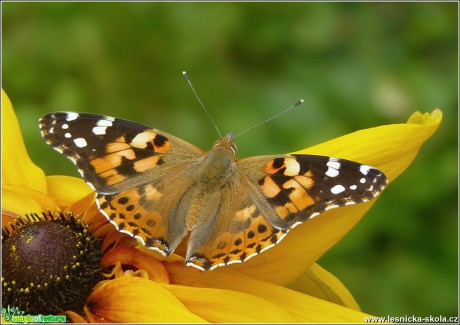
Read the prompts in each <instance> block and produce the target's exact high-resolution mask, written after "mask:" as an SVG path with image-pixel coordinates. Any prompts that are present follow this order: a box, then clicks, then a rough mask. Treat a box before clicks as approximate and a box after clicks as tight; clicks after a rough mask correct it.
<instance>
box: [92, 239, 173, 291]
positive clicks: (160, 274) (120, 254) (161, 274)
mask: <svg viewBox="0 0 460 325" xmlns="http://www.w3.org/2000/svg"><path fill="white" fill-rule="evenodd" d="M117 262H120V263H121V264H122V265H131V266H134V267H135V268H136V269H138V270H144V271H146V272H147V274H148V275H149V279H150V280H153V281H155V282H157V283H169V277H168V272H166V270H165V268H164V266H163V264H162V263H161V262H160V261H158V260H157V259H155V258H153V257H152V256H150V255H147V254H144V253H143V252H141V251H139V250H137V249H135V248H134V247H114V248H112V249H110V250H109V251H108V252H106V253H105V254H104V257H103V259H102V261H101V265H102V266H104V267H105V268H108V267H110V266H114V265H116V263H117Z"/></svg>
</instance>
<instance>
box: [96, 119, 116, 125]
mask: <svg viewBox="0 0 460 325" xmlns="http://www.w3.org/2000/svg"><path fill="white" fill-rule="evenodd" d="M112 121H113V119H112V120H108V119H107V120H99V121H97V124H96V125H97V126H112Z"/></svg>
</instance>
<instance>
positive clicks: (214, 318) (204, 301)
mask: <svg viewBox="0 0 460 325" xmlns="http://www.w3.org/2000/svg"><path fill="white" fill-rule="evenodd" d="M164 287H165V288H167V289H168V290H169V291H171V293H173V294H174V295H175V296H176V297H177V298H178V299H179V300H180V301H182V303H183V304H184V305H185V306H187V308H188V309H189V310H190V311H191V312H193V313H194V314H196V315H198V316H200V317H201V318H204V319H206V320H207V321H209V322H212V323H246V324H247V323H292V322H295V318H294V317H292V316H291V315H290V314H289V313H288V312H287V311H285V310H283V309H282V308H280V307H279V306H277V305H276V304H274V303H271V302H269V301H267V300H265V299H262V298H259V297H257V296H254V295H249V294H245V293H241V292H237V291H232V290H222V289H212V288H193V287H185V286H179V285H164Z"/></svg>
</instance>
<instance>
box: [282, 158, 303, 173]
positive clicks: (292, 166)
mask: <svg viewBox="0 0 460 325" xmlns="http://www.w3.org/2000/svg"><path fill="white" fill-rule="evenodd" d="M284 164H285V166H286V170H285V171H284V175H286V176H295V175H298V174H299V172H300V165H299V163H298V162H297V160H296V159H295V158H291V159H290V158H287V159H285V160H284Z"/></svg>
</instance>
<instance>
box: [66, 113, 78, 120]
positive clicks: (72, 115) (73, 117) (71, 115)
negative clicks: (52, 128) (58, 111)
mask: <svg viewBox="0 0 460 325" xmlns="http://www.w3.org/2000/svg"><path fill="white" fill-rule="evenodd" d="M77 118H78V113H75V112H70V113H67V118H66V119H65V120H66V121H67V122H70V121H74V120H76V119H77Z"/></svg>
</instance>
